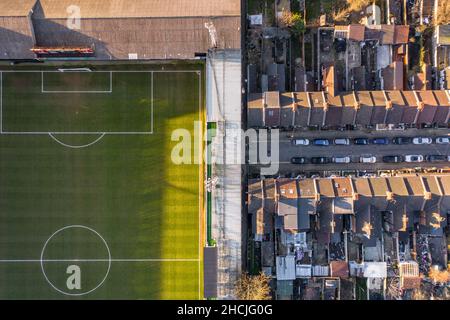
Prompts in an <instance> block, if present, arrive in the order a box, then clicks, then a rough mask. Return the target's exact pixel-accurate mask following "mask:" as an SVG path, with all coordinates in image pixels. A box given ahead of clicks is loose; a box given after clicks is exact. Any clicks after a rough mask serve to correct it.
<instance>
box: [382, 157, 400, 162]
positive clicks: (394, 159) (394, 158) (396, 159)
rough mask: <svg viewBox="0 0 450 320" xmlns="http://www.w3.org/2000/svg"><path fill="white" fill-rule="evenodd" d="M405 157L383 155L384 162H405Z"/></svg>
mask: <svg viewBox="0 0 450 320" xmlns="http://www.w3.org/2000/svg"><path fill="white" fill-rule="evenodd" d="M403 160H404V159H403V157H402V156H384V157H383V162H386V163H400V162H403Z"/></svg>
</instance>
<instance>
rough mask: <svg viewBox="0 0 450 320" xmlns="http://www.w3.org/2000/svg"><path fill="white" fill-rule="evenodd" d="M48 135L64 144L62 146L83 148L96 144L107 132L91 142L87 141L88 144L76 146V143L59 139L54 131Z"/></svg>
mask: <svg viewBox="0 0 450 320" xmlns="http://www.w3.org/2000/svg"><path fill="white" fill-rule="evenodd" d="M48 135H49V136H50V137H51V138H52V139H53V140H55V141H56V142H57V143H59V144H60V145H62V146H64V147H67V148H72V149H83V148H87V147H90V146H92V145H94V144H96V143H97V142H99V141H100V140H101V139H102V138H103V137H104V136H105V134H104V133H102V134H101V135H100V137H98V138H97V139H95V140H94V141H92V142H91V143H87V144H83V145H79V146H75V145H70V144H67V143H64V142H62V141H60V140H59V139H58V138H56V137H55V136H54V135H53V134H52V133H49V134H48Z"/></svg>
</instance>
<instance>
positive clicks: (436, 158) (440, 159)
mask: <svg viewBox="0 0 450 320" xmlns="http://www.w3.org/2000/svg"><path fill="white" fill-rule="evenodd" d="M425 159H426V160H427V161H428V162H446V161H448V158H447V156H443V155H440V154H430V155H427V156H425Z"/></svg>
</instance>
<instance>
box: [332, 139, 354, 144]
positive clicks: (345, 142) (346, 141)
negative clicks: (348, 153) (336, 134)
mask: <svg viewBox="0 0 450 320" xmlns="http://www.w3.org/2000/svg"><path fill="white" fill-rule="evenodd" d="M334 144H335V145H337V146H348V145H349V144H350V139H347V138H336V139H334Z"/></svg>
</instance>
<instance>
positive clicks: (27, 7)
mask: <svg viewBox="0 0 450 320" xmlns="http://www.w3.org/2000/svg"><path fill="white" fill-rule="evenodd" d="M35 3H36V0H1V1H0V17H26V16H28V14H29V13H30V11H31V9H32V8H33V6H34V4H35Z"/></svg>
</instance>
